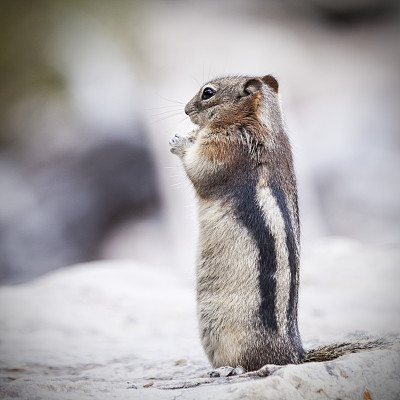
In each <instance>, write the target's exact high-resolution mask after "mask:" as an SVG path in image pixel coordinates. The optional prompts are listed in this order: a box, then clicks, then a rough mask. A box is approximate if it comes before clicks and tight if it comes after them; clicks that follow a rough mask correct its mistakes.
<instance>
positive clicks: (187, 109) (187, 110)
mask: <svg viewBox="0 0 400 400" xmlns="http://www.w3.org/2000/svg"><path fill="white" fill-rule="evenodd" d="M189 111H190V110H189V107H188V104H186V107H185V114H186V115H189Z"/></svg>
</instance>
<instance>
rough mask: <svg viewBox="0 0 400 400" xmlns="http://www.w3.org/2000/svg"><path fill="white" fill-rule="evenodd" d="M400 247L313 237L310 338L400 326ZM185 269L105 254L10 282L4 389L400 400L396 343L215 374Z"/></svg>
mask: <svg viewBox="0 0 400 400" xmlns="http://www.w3.org/2000/svg"><path fill="white" fill-rule="evenodd" d="M399 258H400V251H399V249H394V248H371V246H370V247H363V246H361V245H360V244H357V243H354V242H351V241H348V240H344V239H340V240H339V239H333V238H331V239H329V240H328V239H326V240H325V241H324V242H319V243H316V245H315V249H314V251H313V252H309V253H308V254H305V256H304V262H303V274H302V283H303V285H302V290H301V298H300V327H301V332H302V335H303V339H304V342H305V344H306V345H307V346H311V345H315V343H317V342H324V341H325V342H327V341H333V340H340V339H341V338H343V337H344V336H345V334H346V333H348V332H349V331H354V330H355V329H358V330H360V329H362V330H367V331H368V332H369V333H373V334H380V333H381V334H382V333H384V332H386V333H388V332H391V333H395V332H400V321H399V320H398V312H397V310H398V309H399V305H400V299H399V294H398V290H397V287H396V286H397V283H396V282H398V279H399V273H400V272H399V270H398V268H397V265H398V262H399ZM327 260H329V261H327ZM361 266H362V270H363V271H364V273H363V277H360V276H358V275H359V272H357V271H360V270H361V269H360V267H361ZM188 276H189V275H186V276H179V275H178V274H177V273H173V272H171V271H170V270H167V269H165V268H159V267H158V268H157V267H153V266H147V265H142V264H139V263H136V262H133V261H103V262H96V263H89V264H82V265H77V266H74V267H71V268H66V269H63V270H60V271H57V272H53V273H51V274H49V275H47V276H45V277H42V278H40V279H38V280H36V281H33V282H31V283H27V284H23V285H19V286H6V287H2V288H1V289H0V304H1V310H0V328H1V342H0V354H1V357H0V360H1V361H0V368H1V370H0V371H1V375H0V376H1V385H0V397H1V398H2V399H12V398H19V399H90V398H96V399H136V398H137V399H171V400H172V399H176V398H180V399H225V398H226V399H228V398H229V399H244V398H249V399H257V398H268V399H275V398H276V399H297V398H299V399H301V398H304V399H336V398H342V399H347V398H348V399H370V398H371V399H398V396H399V394H400V353H399V350H398V349H397V350H396V349H387V350H379V351H374V352H365V353H359V354H353V355H347V356H344V357H342V358H340V359H337V360H335V361H331V362H326V363H310V364H304V365H289V366H285V367H282V368H275V369H274V368H271V371H270V375H269V376H268V377H259V376H248V375H241V376H233V377H229V376H228V377H218V378H210V377H209V375H208V372H209V371H210V370H211V368H210V365H209V364H208V362H207V360H206V358H205V356H204V354H203V351H202V348H201V345H200V343H199V339H198V336H197V327H196V317H195V312H196V310H195V297H194V287H193V281H192V280H191V279H189V278H188ZM368 396H369V397H368Z"/></svg>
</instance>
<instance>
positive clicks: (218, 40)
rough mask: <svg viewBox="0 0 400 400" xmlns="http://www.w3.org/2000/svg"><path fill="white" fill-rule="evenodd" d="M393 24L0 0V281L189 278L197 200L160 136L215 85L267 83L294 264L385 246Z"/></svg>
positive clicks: (316, 7)
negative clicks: (297, 249)
mask: <svg viewBox="0 0 400 400" xmlns="http://www.w3.org/2000/svg"><path fill="white" fill-rule="evenodd" d="M399 22H400V16H399V3H398V2H397V1H395V0H347V1H345V0H297V1H296V0H281V1H278V0H246V1H245V0H243V1H240V0H233V1H227V0H221V1H194V0H193V1H190V0H189V1H183V0H174V1H154V0H152V1H144V0H136V1H135V0H132V1H122V0H121V1H114V2H110V1H105V0H98V1H85V0H80V1H76V0H69V1H62V0H58V1H52V0H37V1H35V2H29V1H22V0H8V1H7V0H3V1H1V3H0V85H1V86H0V87H1V90H0V284H10V283H12V284H14V283H21V282H26V281H29V280H31V279H33V278H35V277H37V276H40V275H42V274H44V273H46V272H48V271H50V270H54V269H56V268H60V267H64V266H68V265H71V264H75V263H79V262H84V261H89V260H96V259H126V258H128V259H132V258H133V259H137V260H139V261H143V262H145V263H147V264H154V265H162V266H163V267H164V268H175V269H181V270H182V274H183V275H185V276H187V277H192V274H193V269H192V268H193V266H194V259H195V246H196V238H197V222H196V207H195V197H194V193H193V190H192V188H191V186H190V184H189V182H188V180H187V179H186V177H185V174H184V172H183V169H182V167H181V166H180V163H179V160H178V159H177V158H176V157H175V156H173V155H172V154H170V152H169V146H168V141H169V138H170V136H172V135H173V134H174V133H178V132H179V133H185V132H186V131H189V130H191V129H193V126H192V124H191V123H190V121H189V120H188V118H186V115H185V114H184V112H183V109H184V105H185V103H186V102H187V101H188V100H189V99H190V98H191V97H192V96H193V95H194V93H195V92H196V91H197V90H198V89H199V87H200V86H201V85H202V84H203V83H205V82H206V81H208V80H210V79H213V78H214V77H216V76H220V75H226V74H245V75H257V76H262V75H265V74H268V73H272V74H274V75H275V76H276V77H277V78H278V80H279V82H280V92H281V96H282V100H283V105H284V110H285V114H286V120H287V124H288V127H289V135H290V138H291V141H292V144H293V151H294V156H295V163H296V170H297V176H298V183H299V198H300V210H301V221H302V230H303V253H305V254H306V255H307V253H308V252H310V251H312V249H313V248H314V247H313V246H314V245H315V243H317V242H318V241H321V240H324V238H332V237H340V238H347V239H350V240H351V241H354V242H357V243H362V244H364V245H366V246H367V247H368V246H378V247H379V248H391V249H393V248H396V249H398V248H399V244H400V228H399V226H400V187H399V171H400V157H399V154H400V117H399V111H400V107H399V106H400V73H399V71H400V40H399V38H400V23H399ZM396 254H397V253H396ZM319 256H321V257H322V258H323V256H324V255H323V253H321V254H319ZM377 259H379V258H377Z"/></svg>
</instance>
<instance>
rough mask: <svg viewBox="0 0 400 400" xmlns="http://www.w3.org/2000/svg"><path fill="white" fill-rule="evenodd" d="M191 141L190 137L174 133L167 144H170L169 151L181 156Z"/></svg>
mask: <svg viewBox="0 0 400 400" xmlns="http://www.w3.org/2000/svg"><path fill="white" fill-rule="evenodd" d="M192 143H193V141H192V140H191V139H190V138H188V137H186V136H181V135H179V134H176V135H175V136H173V137H172V138H171V140H170V141H169V145H170V146H171V148H170V151H171V153H173V154H176V155H177V156H179V157H182V156H183V154H184V153H185V150H186V149H187V147H189V146H190V145H191V144H192Z"/></svg>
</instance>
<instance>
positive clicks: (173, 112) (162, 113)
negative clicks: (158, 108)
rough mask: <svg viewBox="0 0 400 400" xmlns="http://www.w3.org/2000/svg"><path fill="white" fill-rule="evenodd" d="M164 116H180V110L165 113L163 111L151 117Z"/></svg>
mask: <svg viewBox="0 0 400 400" xmlns="http://www.w3.org/2000/svg"><path fill="white" fill-rule="evenodd" d="M165 114H174V115H176V114H182V111H181V110H167V111H163V112H160V113H157V114H153V115H152V117H158V116H159V115H165Z"/></svg>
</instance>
